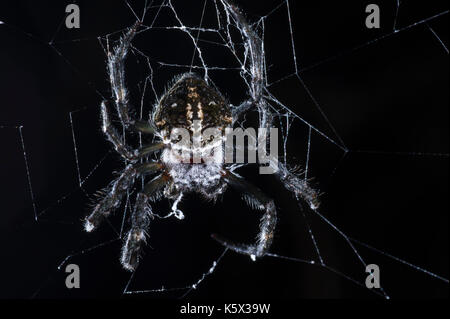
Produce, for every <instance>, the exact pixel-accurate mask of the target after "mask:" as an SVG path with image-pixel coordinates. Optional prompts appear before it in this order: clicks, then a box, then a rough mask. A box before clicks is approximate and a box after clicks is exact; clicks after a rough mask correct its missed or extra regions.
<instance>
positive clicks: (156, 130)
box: [85, 0, 318, 271]
mask: <svg viewBox="0 0 450 319" xmlns="http://www.w3.org/2000/svg"><path fill="white" fill-rule="evenodd" d="M222 3H223V4H224V6H225V9H226V10H227V14H230V15H231V16H232V17H233V19H234V20H235V22H236V24H237V25H238V26H239V28H240V30H242V35H243V38H244V39H245V42H246V43H245V44H246V47H247V49H248V50H249V56H250V64H251V65H250V73H251V74H250V77H251V83H250V85H249V88H250V91H249V96H250V98H249V99H248V100H247V101H245V102H243V103H242V104H241V105H239V106H236V107H235V106H231V105H229V104H227V102H226V100H225V99H224V97H223V96H222V95H221V94H220V93H219V92H218V91H217V90H216V89H214V88H212V87H211V86H209V85H208V84H207V82H206V81H205V80H203V79H202V78H200V77H199V76H197V75H195V74H193V73H187V74H184V75H182V76H180V77H179V78H178V79H177V80H176V81H175V83H174V84H173V86H172V87H171V88H170V89H169V90H168V91H167V92H166V93H165V94H164V95H163V96H162V98H161V99H160V100H159V103H158V104H157V106H156V107H155V108H154V110H153V112H152V114H151V115H150V118H149V120H148V121H141V120H136V119H134V118H133V117H132V116H131V115H130V106H129V102H128V91H127V89H126V87H125V72H124V62H125V59H126V56H127V52H128V50H129V49H130V46H131V42H132V40H133V38H134V36H135V35H136V33H137V32H138V30H139V28H140V26H141V22H137V23H136V24H135V25H134V26H133V27H131V28H130V29H129V30H128V31H127V32H126V33H125V34H124V35H123V37H122V38H121V39H120V41H119V44H118V45H117V46H116V47H115V48H114V49H113V50H112V52H111V51H109V50H108V56H107V59H108V72H109V80H110V84H111V89H112V93H113V101H111V102H108V101H103V102H102V104H101V119H102V130H103V132H104V134H105V135H106V138H107V139H108V140H109V141H110V142H111V143H112V144H113V146H114V148H115V150H116V151H117V153H119V154H120V155H121V156H122V157H123V158H124V160H125V161H126V162H127V166H126V167H125V168H124V170H123V171H122V172H121V174H120V175H119V176H118V177H117V178H116V179H115V180H114V181H113V182H111V184H110V186H109V187H108V188H107V191H106V192H105V195H104V196H103V198H101V200H100V201H99V202H98V203H97V204H96V205H95V207H94V209H93V211H92V213H91V214H90V215H89V216H87V218H86V220H85V230H86V231H88V232H90V231H92V230H94V229H95V228H97V226H98V225H99V224H100V223H101V221H102V220H103V219H104V218H106V217H108V216H109V215H110V214H111V212H113V211H114V210H115V209H117V208H118V207H119V206H120V205H121V202H122V200H123V198H124V196H125V194H126V193H127V190H129V189H130V188H131V187H132V186H133V183H134V181H135V180H136V179H137V178H139V177H142V176H144V175H156V177H154V178H153V179H152V180H151V181H149V182H148V183H147V184H146V185H145V186H144V188H143V189H142V191H140V192H139V193H138V194H137V197H136V202H135V205H134V210H133V212H132V215H131V228H130V230H129V232H128V234H127V237H126V241H125V243H124V245H123V249H122V255H121V263H122V265H123V267H124V268H125V269H127V270H130V271H134V270H135V269H136V267H137V266H138V264H139V258H140V253H141V249H142V246H143V244H145V242H146V235H147V232H148V227H149V224H150V220H151V219H153V218H154V217H155V215H156V214H154V213H153V212H152V209H151V207H150V204H149V202H150V201H155V200H157V199H158V198H160V197H161V195H163V196H164V197H166V198H170V199H174V200H175V202H174V206H173V207H172V210H173V212H172V213H174V214H178V217H180V218H181V217H182V216H181V211H179V210H178V209H177V208H176V206H177V204H178V202H179V201H180V200H181V197H182V196H183V194H184V193H188V192H196V193H200V194H201V195H202V196H204V197H206V198H208V199H212V200H215V199H216V198H217V197H218V195H220V194H222V193H224V192H225V190H226V189H227V187H228V185H229V186H231V187H233V188H235V189H236V190H237V191H239V192H241V193H242V194H243V197H244V199H245V200H246V202H247V203H248V204H249V205H250V206H251V207H253V208H256V209H258V210H261V211H263V215H262V218H261V223H260V231H259V234H258V236H257V240H256V243H255V244H253V245H237V244H233V243H231V242H229V241H227V240H224V239H221V238H219V237H218V236H215V235H213V237H214V238H215V239H216V240H218V241H219V242H220V243H221V244H223V245H224V246H225V247H227V248H229V249H231V250H234V251H236V252H238V253H242V254H246V255H249V256H250V257H251V258H252V259H256V258H257V257H262V256H264V255H265V254H266V252H267V251H268V249H269V247H270V245H271V243H272V240H273V235H274V230H275V226H276V221H277V216H276V208H275V204H274V201H273V200H272V199H271V198H269V197H268V196H266V195H265V194H264V193H263V192H262V191H261V190H259V189H258V188H257V187H255V186H253V185H251V184H250V183H248V182H246V181H245V179H243V178H242V177H240V176H239V175H237V174H235V173H234V172H233V171H232V170H230V164H226V163H225V162H224V160H223V156H221V155H220V156H219V158H217V157H216V160H215V161H214V163H204V162H201V163H193V162H190V163H186V162H180V161H179V160H177V157H178V156H179V150H178V149H177V148H176V142H178V141H177V140H175V139H174V138H173V137H172V135H171V131H172V130H173V129H176V128H180V127H181V128H184V129H187V130H188V131H189V132H190V134H191V135H192V134H194V133H195V131H196V130H200V131H201V130H203V129H205V128H209V127H217V128H219V129H220V130H224V129H225V128H227V127H232V125H233V124H234V122H235V121H236V120H237V118H238V117H239V116H240V115H241V114H243V113H245V112H246V111H247V110H249V109H250V108H257V109H258V110H263V109H266V110H265V111H266V113H264V114H268V113H269V111H268V110H267V104H266V102H265V100H264V96H263V89H264V84H263V77H264V68H263V58H264V57H263V50H262V41H261V39H260V38H259V37H258V35H257V34H256V33H255V32H254V31H253V29H252V28H251V27H250V26H249V25H248V24H247V22H246V21H245V19H244V17H243V15H242V14H241V13H240V11H239V9H238V8H237V7H236V6H234V5H233V4H231V3H230V2H229V1H226V0H222ZM111 104H112V105H114V107H115V109H116V111H117V113H118V116H119V119H120V120H121V122H122V124H123V125H124V127H125V128H126V129H128V130H133V131H137V132H140V133H142V134H149V135H150V134H151V135H153V136H154V138H155V140H156V141H157V142H156V143H154V144H151V145H145V146H143V147H141V148H138V149H135V150H132V149H131V148H130V147H129V146H128V145H127V144H126V143H124V139H123V137H122V136H121V135H120V134H119V133H118V131H117V130H116V129H115V128H114V126H113V125H112V123H111V120H110V116H109V113H108V106H109V105H111ZM194 121H195V122H197V123H199V124H200V125H199V126H198V125H197V126H195V125H193V122H194ZM262 121H264V122H266V121H267V119H262ZM210 142H211V141H210V140H204V141H202V142H201V145H202V146H201V148H203V149H207V148H208V147H210ZM156 152H160V156H159V160H158V161H151V160H149V158H148V157H149V155H151V154H155V153H156ZM220 154H223V152H220ZM279 166H280V167H279V170H278V171H277V173H276V175H277V177H278V178H279V179H280V181H281V182H282V183H283V185H284V186H285V187H286V188H287V189H288V190H290V191H292V192H293V193H294V194H295V195H296V197H297V198H299V197H301V198H302V199H304V200H305V201H306V202H308V203H309V205H310V206H311V207H312V208H315V207H317V206H318V199H317V193H316V192H315V191H314V190H313V189H311V188H310V187H309V186H308V184H307V182H306V181H305V180H304V179H301V178H299V177H298V176H297V175H295V174H294V173H291V172H290V171H289V170H288V169H287V168H286V167H285V166H283V165H282V164H279Z"/></svg>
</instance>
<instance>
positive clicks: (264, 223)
mask: <svg viewBox="0 0 450 319" xmlns="http://www.w3.org/2000/svg"><path fill="white" fill-rule="evenodd" d="M224 179H225V181H226V182H227V183H228V184H229V185H230V186H231V187H233V188H234V189H236V190H237V191H239V192H241V193H242V194H243V197H244V199H245V201H246V202H247V204H248V205H249V206H251V207H252V208H254V209H258V210H262V211H264V214H263V216H262V217H261V221H260V225H259V228H260V231H259V234H258V236H257V240H256V243H255V244H254V245H239V244H233V243H231V242H229V241H227V240H225V239H222V238H220V237H219V236H217V235H215V234H214V235H212V237H213V238H214V239H216V240H217V241H218V242H219V243H221V244H222V245H224V246H225V247H227V248H229V249H231V250H234V251H236V252H238V253H241V254H245V255H249V256H250V257H251V258H252V259H253V260H255V259H256V258H257V257H262V256H264V255H265V254H266V253H267V251H268V250H269V248H270V246H271V244H272V240H273V236H274V232H275V227H276V223H277V216H276V215H277V211H276V208H275V204H274V202H273V200H272V199H271V198H269V197H267V196H266V195H265V194H264V193H263V192H262V191H261V190H260V189H259V188H257V187H255V186H253V185H252V184H250V183H248V182H247V181H245V180H244V179H243V178H241V177H238V176H236V175H234V174H233V173H231V172H227V173H226V174H225V176H224Z"/></svg>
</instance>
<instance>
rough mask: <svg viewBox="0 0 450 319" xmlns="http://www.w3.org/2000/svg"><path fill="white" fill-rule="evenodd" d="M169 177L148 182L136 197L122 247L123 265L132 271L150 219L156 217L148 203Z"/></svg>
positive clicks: (137, 259)
mask: <svg viewBox="0 0 450 319" xmlns="http://www.w3.org/2000/svg"><path fill="white" fill-rule="evenodd" d="M168 181H169V179H168V178H167V176H165V175H160V176H158V177H156V178H155V179H154V180H152V181H150V182H149V183H147V184H146V185H145V187H144V190H143V192H141V193H139V194H138V195H137V198H136V204H135V207H134V211H133V214H132V215H131V229H130V230H129V232H128V235H127V239H126V241H125V244H124V245H123V248H122V256H121V259H120V261H121V263H122V266H123V267H124V268H125V269H127V270H130V271H134V270H135V269H136V268H137V266H138V264H139V258H140V252H141V249H142V245H143V244H145V243H146V234H147V230H148V227H149V225H150V220H151V219H153V218H154V215H153V213H152V209H151V207H150V205H149V204H148V202H149V200H151V196H155V197H156V194H157V193H158V191H160V190H161V189H162V188H163V187H164V186H165V185H166V184H167V183H168Z"/></svg>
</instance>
